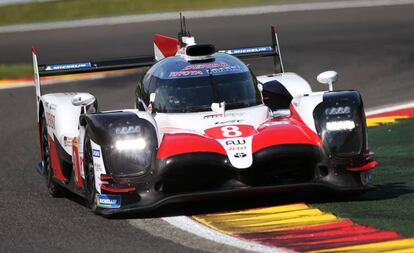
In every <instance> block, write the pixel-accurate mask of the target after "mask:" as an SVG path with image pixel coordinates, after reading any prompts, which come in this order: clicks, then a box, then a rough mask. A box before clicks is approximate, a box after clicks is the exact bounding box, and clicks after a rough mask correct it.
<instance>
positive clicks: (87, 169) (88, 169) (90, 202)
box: [83, 131, 97, 212]
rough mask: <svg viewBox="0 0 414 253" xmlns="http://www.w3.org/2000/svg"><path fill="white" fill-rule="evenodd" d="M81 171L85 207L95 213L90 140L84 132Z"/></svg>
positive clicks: (94, 188)
mask: <svg viewBox="0 0 414 253" xmlns="http://www.w3.org/2000/svg"><path fill="white" fill-rule="evenodd" d="M83 154H84V155H83V170H84V173H85V197H86V205H87V206H88V207H89V208H90V209H91V210H92V211H93V212H96V208H97V205H96V187H95V170H94V166H93V157H92V146H91V138H90V136H89V134H88V131H86V134H85V141H84V146H83Z"/></svg>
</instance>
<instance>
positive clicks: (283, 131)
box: [252, 117, 321, 153]
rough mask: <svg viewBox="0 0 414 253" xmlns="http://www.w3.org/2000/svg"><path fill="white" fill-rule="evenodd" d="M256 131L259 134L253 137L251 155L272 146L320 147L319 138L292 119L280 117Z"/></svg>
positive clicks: (302, 124)
mask: <svg viewBox="0 0 414 253" xmlns="http://www.w3.org/2000/svg"><path fill="white" fill-rule="evenodd" d="M257 130H258V132H259V134H257V135H255V136H254V137H253V149H252V151H253V153H255V152H256V151H258V150H261V149H264V148H267V147H270V146H274V145H283V144H310V145H315V146H320V145H321V140H320V138H319V136H318V135H317V134H315V133H314V132H313V131H312V130H310V129H309V128H308V127H307V126H306V125H305V124H304V123H302V122H300V121H298V120H296V119H295V118H293V117H280V118H276V119H272V120H269V121H267V122H266V123H264V124H263V125H261V126H260V127H259V128H258V129H257Z"/></svg>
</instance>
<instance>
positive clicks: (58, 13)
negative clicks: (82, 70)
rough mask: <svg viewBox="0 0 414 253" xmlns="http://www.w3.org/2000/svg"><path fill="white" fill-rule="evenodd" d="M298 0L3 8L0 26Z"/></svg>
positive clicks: (112, 1)
mask: <svg viewBox="0 0 414 253" xmlns="http://www.w3.org/2000/svg"><path fill="white" fill-rule="evenodd" d="M295 1H298V0H209V1H200V0H150V1H148V0H61V1H53V2H40V3H28V4H19V5H9V6H2V7H0V17H1V18H0V25H9V24H18V23H33V22H47V21H56V20H70V19H84V18H95V17H107V16H117V15H129V14H138V13H151V12H166V11H184V10H190V9H191V10H192V9H208V8H225V7H235V6H247V5H263V4H272V3H280V2H295Z"/></svg>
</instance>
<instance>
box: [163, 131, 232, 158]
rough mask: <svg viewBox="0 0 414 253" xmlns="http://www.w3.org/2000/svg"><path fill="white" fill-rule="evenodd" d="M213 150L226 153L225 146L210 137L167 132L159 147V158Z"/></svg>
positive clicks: (213, 151)
mask: <svg viewBox="0 0 414 253" xmlns="http://www.w3.org/2000/svg"><path fill="white" fill-rule="evenodd" d="M194 152H212V153H218V154H223V155H225V154H226V151H225V150H224V148H223V147H222V146H221V145H220V143H218V142H217V141H216V140H214V139H209V138H206V137H203V136H199V135H196V134H165V135H164V138H163V140H162V143H161V146H160V148H159V149H158V154H157V158H158V159H163V158H166V157H170V156H174V155H179V154H185V153H194Z"/></svg>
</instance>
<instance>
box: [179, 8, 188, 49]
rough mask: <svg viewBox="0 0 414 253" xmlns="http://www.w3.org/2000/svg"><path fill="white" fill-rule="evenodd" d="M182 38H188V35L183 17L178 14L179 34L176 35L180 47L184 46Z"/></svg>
mask: <svg viewBox="0 0 414 253" xmlns="http://www.w3.org/2000/svg"><path fill="white" fill-rule="evenodd" d="M183 37H190V33H189V32H187V24H186V23H185V16H184V15H183V14H182V13H181V12H180V32H179V33H178V40H179V41H180V44H181V47H183V46H185V43H184V42H183V40H182V38H183Z"/></svg>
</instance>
